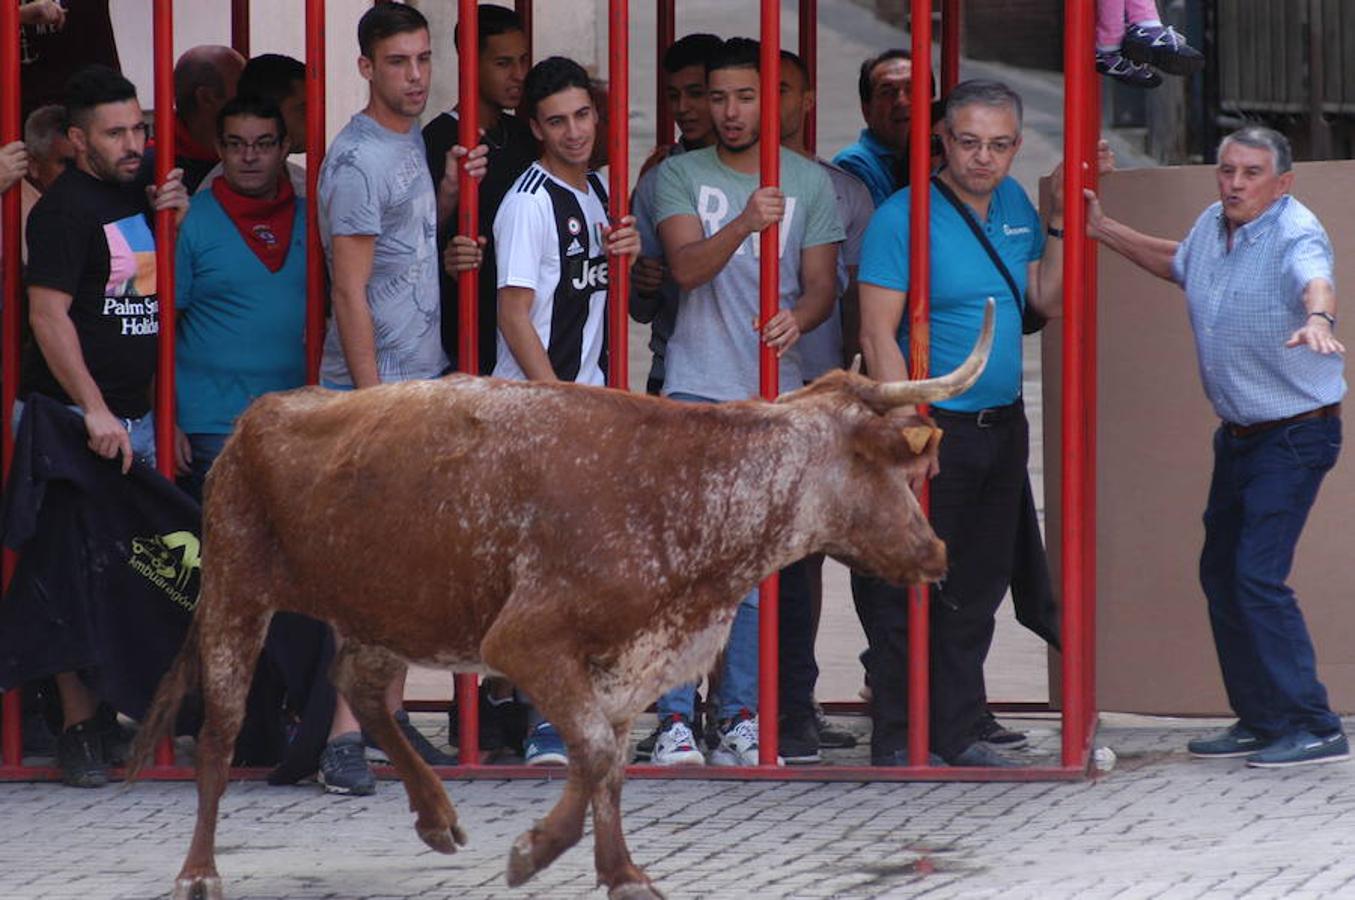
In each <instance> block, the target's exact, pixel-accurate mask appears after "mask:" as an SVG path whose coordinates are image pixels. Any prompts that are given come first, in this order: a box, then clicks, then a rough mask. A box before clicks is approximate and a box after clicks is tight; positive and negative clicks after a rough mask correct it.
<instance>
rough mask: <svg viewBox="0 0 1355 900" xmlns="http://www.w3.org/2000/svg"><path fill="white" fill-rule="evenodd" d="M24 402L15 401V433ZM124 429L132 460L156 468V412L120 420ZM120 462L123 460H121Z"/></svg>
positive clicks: (78, 410) (73, 410)
mask: <svg viewBox="0 0 1355 900" xmlns="http://www.w3.org/2000/svg"><path fill="white" fill-rule="evenodd" d="M66 408H67V409H69V410H71V412H77V413H79V414H80V415H82V416H83V415H84V414H85V411H84V410H83V409H81V408H80V407H78V406H76V405H75V404H73V403H72V404H68V405H67V407H66ZM23 413H24V402H23V401H22V400H15V401H14V413H13V417H12V420H11V422H10V426H11V427H12V428H13V429H14V431H15V433H17V432H18V431H19V419H21V418H22V417H23ZM118 421H120V422H122V424H123V427H125V428H126V429H127V435H128V437H130V438H131V439H132V458H133V459H135V460H136V461H137V462H139V463H144V464H145V465H148V466H150V467H151V468H152V469H153V468H155V412H154V410H152V411H151V412H148V413H146V414H145V415H144V416H142V417H141V418H139V419H119V420H118ZM118 462H119V463H121V462H122V460H121V459H120V458H119V459H118Z"/></svg>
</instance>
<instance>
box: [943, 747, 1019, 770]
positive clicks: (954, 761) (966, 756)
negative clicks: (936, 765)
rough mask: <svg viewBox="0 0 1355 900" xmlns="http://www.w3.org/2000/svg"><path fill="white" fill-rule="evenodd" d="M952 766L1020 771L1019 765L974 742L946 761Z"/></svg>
mask: <svg viewBox="0 0 1355 900" xmlns="http://www.w3.org/2000/svg"><path fill="white" fill-rule="evenodd" d="M947 762H949V763H950V764H951V765H952V766H964V767H966V768H969V767H972V768H983V769H1020V768H1022V765H1021V763H1019V762H1017V761H1016V760H1014V759H1012V758H1011V757H1010V756H1003V755H1002V754H1001V753H998V752H997V751H996V750H994V749H993V748H992V747H990V746H988V745H987V744H985V743H983V742H981V741H975V742H974V743H972V744H970V745H969V746H968V747H966V748H964V749H963V750H961V751H960V752H959V753H957V754H955V755H954V756H952V757H951V758H950V759H948V760H947Z"/></svg>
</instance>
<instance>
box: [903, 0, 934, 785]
mask: <svg viewBox="0 0 1355 900" xmlns="http://www.w3.org/2000/svg"><path fill="white" fill-rule="evenodd" d="M911 2H912V7H911V10H910V14H911V17H912V19H911V30H912V48H911V50H912V54H913V67H914V68H913V82H912V86H911V88H910V90H911V92H912V97H911V105H912V108H913V114H912V116H911V117H910V119H909V130H908V143H909V163H908V166H909V168H908V183H909V185H911V187H912V190H911V191H910V192H909V199H910V204H909V208H908V214H909V218H908V262H909V271H908V360H909V367H908V368H909V372H908V374H909V377H910V378H913V379H920V378H926V377H927V376H928V374H929V372H930V369H931V141H932V119H931V114H930V113H931V103H932V80H931V78H930V77H928V76H929V73H930V71H931V58H932V28H931V24H932V4H931V0H911ZM930 495H931V491H930V489H929V486H927V485H923V488H922V491H921V495H920V496H919V497H918V502H919V503H920V504H921V505H922V511H923V513H924V514H927V513H929V512H930V506H931V503H930V500H931V496H930ZM930 603H931V590H930V589H929V588H928V587H927V586H926V585H918V586H917V587H914V588H912V589H911V590H909V592H908V763H909V764H910V765H913V766H926V765H927V757H928V746H929V744H930V741H931V730H930V727H929V722H930V713H931V693H930V691H931V678H930V674H929V673H930V663H931V652H930V651H931V648H930V646H929V644H928V639H929V637H930V634H931V607H930Z"/></svg>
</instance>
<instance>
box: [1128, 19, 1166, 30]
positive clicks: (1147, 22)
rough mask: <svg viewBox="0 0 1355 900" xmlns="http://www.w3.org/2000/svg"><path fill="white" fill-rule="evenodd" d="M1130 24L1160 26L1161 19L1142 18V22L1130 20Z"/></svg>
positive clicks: (1147, 26) (1148, 26)
mask: <svg viewBox="0 0 1355 900" xmlns="http://www.w3.org/2000/svg"><path fill="white" fill-rule="evenodd" d="M1129 24H1130V25H1138V26H1139V27H1140V28H1161V27H1162V20H1161V19H1144V20H1143V21H1142V22H1130V23H1129Z"/></svg>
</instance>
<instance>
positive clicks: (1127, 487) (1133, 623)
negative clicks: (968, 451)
mask: <svg viewBox="0 0 1355 900" xmlns="http://www.w3.org/2000/svg"><path fill="white" fill-rule="evenodd" d="M1296 169H1297V178H1296V181H1295V186H1294V193H1295V195H1296V196H1297V197H1298V198H1299V199H1300V200H1302V201H1303V202H1304V203H1305V204H1307V205H1308V206H1309V207H1310V208H1311V209H1312V210H1313V211H1314V212H1315V213H1316V214H1317V215H1318V217H1319V218H1320V219H1321V220H1322V222H1323V223H1324V225H1325V226H1326V228H1327V231H1328V233H1329V234H1330V235H1331V238H1332V242H1333V244H1334V246H1335V250H1336V259H1337V266H1336V280H1337V289H1338V296H1340V297H1342V298H1343V299H1344V300H1345V309H1346V313H1347V315H1350V314H1351V308H1352V306H1351V303H1350V300H1349V297H1350V294H1349V288H1348V286H1349V285H1351V284H1352V283H1355V266H1352V264H1351V260H1352V259H1355V210H1352V208H1351V206H1350V198H1351V197H1355V162H1325V163H1304V164H1300V165H1298V166H1296ZM1102 194H1103V197H1104V202H1105V207H1106V209H1107V211H1108V212H1109V213H1110V214H1111V215H1113V216H1114V217H1116V218H1118V219H1121V220H1123V221H1125V222H1127V223H1129V224H1130V225H1132V226H1134V227H1135V228H1139V229H1141V230H1144V231H1147V232H1149V233H1153V234H1160V235H1164V236H1170V237H1177V238H1179V237H1181V236H1183V235H1184V234H1185V233H1186V231H1187V230H1188V229H1189V227H1190V226H1191V224H1193V222H1194V221H1195V218H1196V217H1197V216H1198V215H1199V213H1200V212H1201V211H1202V210H1203V209H1204V208H1205V206H1207V205H1208V204H1209V203H1211V202H1212V201H1214V200H1215V199H1217V195H1216V193H1215V187H1214V178H1213V174H1212V169H1210V168H1208V167H1203V166H1191V167H1183V168H1170V169H1145V170H1138V171H1131V172H1121V173H1117V174H1115V175H1114V176H1112V177H1110V178H1109V179H1107V180H1106V182H1105V184H1104V186H1103V190H1102ZM1100 256H1101V263H1100V303H1099V310H1100V312H1099V332H1098V341H1097V345H1098V346H1097V352H1098V354H1099V359H1100V370H1099V373H1098V381H1097V383H1098V391H1099V395H1100V398H1099V399H1100V402H1099V407H1098V415H1099V423H1098V435H1097V438H1098V452H1097V467H1098V472H1097V492H1098V499H1099V506H1098V516H1097V530H1098V536H1097V592H1098V610H1097V658H1098V675H1099V680H1098V691H1097V694H1098V703H1099V707H1100V708H1101V709H1104V710H1124V711H1136V712H1149V713H1161V714H1225V715H1226V714H1227V713H1228V705H1227V701H1226V699H1225V697H1224V693H1223V686H1222V682H1221V680H1220V677H1219V674H1218V663H1217V661H1216V657H1215V655H1214V647H1213V641H1212V638H1211V636H1210V633H1209V623H1208V618H1207V616H1206V612H1205V601H1204V598H1203V595H1202V594H1201V592H1200V589H1199V585H1198V582H1197V579H1196V564H1197V559H1198V554H1199V550H1200V546H1201V543H1202V541H1203V533H1204V532H1203V526H1202V525H1201V523H1200V516H1201V514H1202V513H1203V511H1204V502H1205V497H1206V493H1207V489H1208V484H1209V474H1210V467H1211V463H1212V459H1211V453H1210V438H1211V435H1212V433H1213V430H1214V428H1215V426H1216V424H1217V420H1216V419H1215V417H1214V415H1213V412H1212V410H1211V407H1210V406H1209V404H1208V402H1207V401H1206V400H1205V398H1204V394H1203V391H1202V390H1201V388H1200V382H1199V376H1198V374H1197V371H1196V364H1195V348H1194V343H1193V339H1192V336H1191V332H1190V326H1189V323H1188V321H1187V318H1186V311H1185V304H1184V295H1183V294H1182V293H1181V291H1180V290H1179V289H1178V288H1176V287H1175V286H1174V285H1171V284H1168V283H1167V282H1164V281H1159V280H1157V279H1155V278H1153V277H1151V276H1149V275H1147V274H1145V273H1144V272H1142V271H1141V270H1139V269H1137V268H1135V267H1134V266H1132V265H1130V264H1129V263H1127V262H1125V261H1124V260H1123V259H1121V258H1120V257H1119V256H1117V255H1115V254H1113V253H1111V252H1109V251H1106V250H1104V249H1103V250H1102V251H1101V253H1100ZM1348 321H1349V320H1348ZM1345 324H1346V323H1345V322H1343V323H1342V325H1343V326H1344V325H1345ZM1346 330H1347V329H1346V328H1345V327H1343V328H1342V329H1341V331H1343V332H1344V331H1346ZM1051 332H1052V333H1050V334H1048V335H1047V336H1046V337H1045V340H1044V350H1045V353H1044V356H1045V370H1044V371H1045V381H1044V385H1045V410H1046V419H1045V421H1046V443H1045V446H1046V448H1047V451H1046V467H1047V468H1046V471H1047V472H1048V476H1047V478H1046V485H1047V491H1048V494H1047V506H1046V509H1047V510H1048V511H1049V516H1048V523H1049V532H1048V533H1049V536H1050V545H1051V553H1052V554H1054V556H1055V557H1057V552H1058V547H1057V544H1058V531H1059V517H1058V472H1059V460H1058V458H1057V457H1058V445H1059V444H1058V434H1059V431H1058V429H1059V406H1060V398H1059V378H1058V372H1059V367H1058V346H1059V345H1058V340H1059V336H1058V334H1057V329H1051ZM1343 336H1345V337H1349V336H1348V335H1343ZM1347 377H1350V375H1348V376H1347ZM1352 508H1355V463H1352V462H1351V461H1350V460H1349V459H1345V460H1342V461H1341V462H1339V463H1338V464H1337V467H1336V468H1335V469H1334V470H1333V471H1332V473H1331V474H1330V475H1329V476H1328V477H1327V480H1326V482H1325V483H1324V485H1323V488H1322V491H1321V493H1320V494H1319V497H1318V501H1317V504H1316V506H1315V508H1314V509H1313V513H1312V516H1311V518H1310V520H1309V522H1308V527H1307V528H1306V530H1305V531H1304V536H1303V540H1302V542H1301V543H1300V545H1299V549H1298V556H1297V559H1296V562H1295V572H1294V576H1293V578H1292V579H1291V582H1290V583H1291V585H1292V587H1294V588H1295V590H1296V592H1297V594H1298V597H1299V601H1300V604H1301V606H1302V608H1303V611H1304V614H1305V615H1306V617H1307V620H1308V626H1309V629H1310V630H1311V631H1312V632H1313V635H1314V639H1315V641H1316V644H1317V654H1318V660H1319V667H1320V675H1321V677H1322V679H1323V680H1324V681H1325V682H1326V684H1327V687H1328V690H1329V691H1330V693H1331V696H1332V702H1333V705H1334V706H1335V707H1336V708H1337V709H1339V710H1340V711H1342V712H1347V713H1349V712H1351V711H1355V643H1352V642H1351V641H1350V640H1349V636H1350V635H1351V634H1352V633H1355V602H1352V597H1351V585H1352V583H1355V543H1353V542H1352V537H1351V534H1352V533H1351V530H1350V525H1349V522H1348V519H1349V510H1350V509H1352ZM1054 571H1055V572H1057V571H1058V569H1057V568H1055V569H1054ZM1051 668H1056V667H1051Z"/></svg>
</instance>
